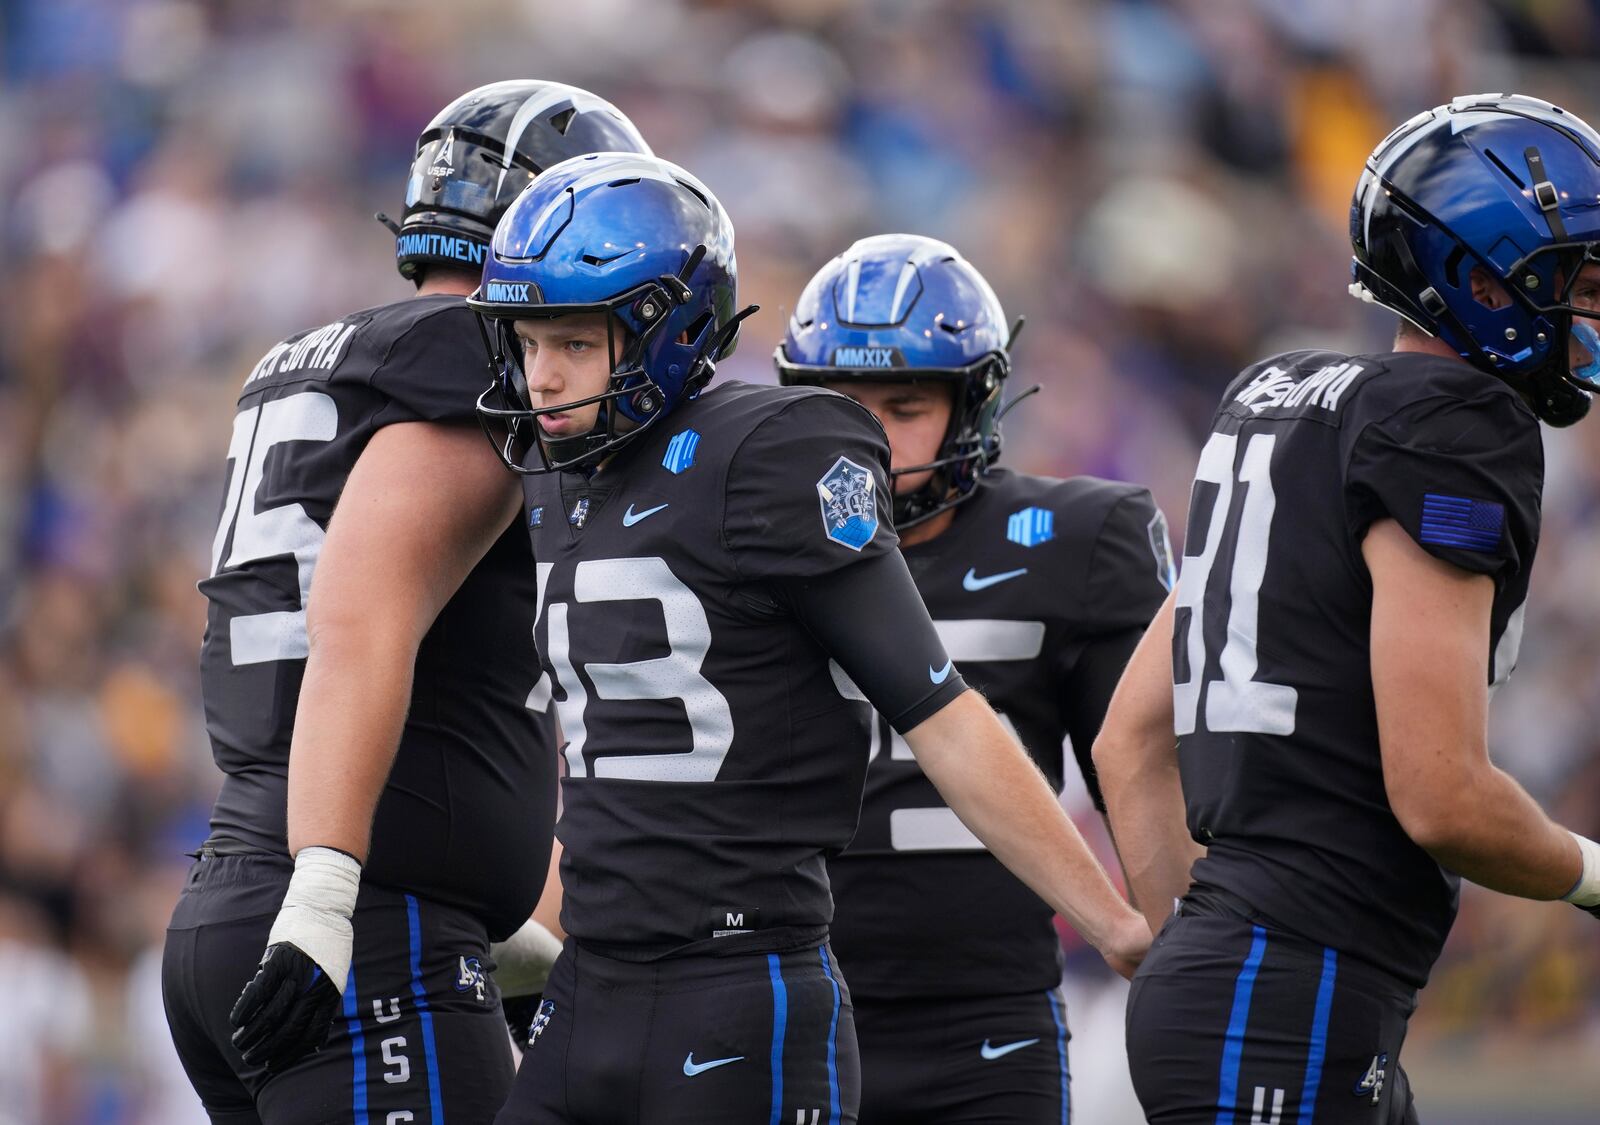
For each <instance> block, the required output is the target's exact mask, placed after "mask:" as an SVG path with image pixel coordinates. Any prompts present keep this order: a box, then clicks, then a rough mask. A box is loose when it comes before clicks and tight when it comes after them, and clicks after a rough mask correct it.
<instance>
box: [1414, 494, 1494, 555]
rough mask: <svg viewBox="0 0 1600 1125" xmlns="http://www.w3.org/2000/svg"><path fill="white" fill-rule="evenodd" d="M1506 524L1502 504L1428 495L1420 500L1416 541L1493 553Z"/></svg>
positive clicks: (1491, 501)
mask: <svg viewBox="0 0 1600 1125" xmlns="http://www.w3.org/2000/svg"><path fill="white" fill-rule="evenodd" d="M1505 524H1506V509H1505V505H1503V504H1496V503H1495V502H1494V501H1493V500H1469V499H1467V498H1466V497H1465V496H1446V495H1445V494H1444V493H1442V492H1429V493H1426V494H1425V495H1424V496H1423V497H1422V529H1421V534H1420V535H1419V538H1420V539H1421V540H1422V541H1423V542H1424V543H1433V544H1435V545H1437V546H1440V547H1459V548H1461V549H1462V550H1467V551H1493V550H1494V549H1495V548H1496V547H1498V546H1499V545H1500V532H1501V530H1502V529H1503V528H1504V527H1505Z"/></svg>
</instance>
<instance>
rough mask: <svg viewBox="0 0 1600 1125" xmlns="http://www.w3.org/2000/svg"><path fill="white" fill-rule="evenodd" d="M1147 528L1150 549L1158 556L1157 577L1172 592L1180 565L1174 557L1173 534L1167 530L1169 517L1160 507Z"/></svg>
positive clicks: (1168, 591)
mask: <svg viewBox="0 0 1600 1125" xmlns="http://www.w3.org/2000/svg"><path fill="white" fill-rule="evenodd" d="M1145 530H1146V531H1147V532H1149V533H1150V550H1151V551H1152V552H1153V553H1154V554H1155V556H1156V579H1157V580H1158V581H1159V582H1160V583H1161V585H1162V586H1164V587H1165V588H1166V590H1167V593H1169V594H1170V593H1171V592H1172V587H1173V586H1174V585H1176V584H1177V581H1178V565H1177V563H1175V562H1174V561H1173V559H1172V536H1171V535H1170V534H1169V533H1168V531H1167V517H1166V515H1165V514H1164V513H1163V512H1162V511H1161V509H1160V508H1157V509H1156V514H1155V515H1153V516H1151V517H1150V523H1149V525H1148V526H1147V527H1146V528H1145Z"/></svg>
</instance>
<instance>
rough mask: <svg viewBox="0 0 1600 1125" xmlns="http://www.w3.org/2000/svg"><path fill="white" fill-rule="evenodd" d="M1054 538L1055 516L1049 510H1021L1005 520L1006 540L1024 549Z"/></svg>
mask: <svg viewBox="0 0 1600 1125" xmlns="http://www.w3.org/2000/svg"><path fill="white" fill-rule="evenodd" d="M1055 537H1056V515H1055V513H1054V512H1052V511H1051V510H1050V509H1049V508H1023V509H1022V510H1021V511H1020V512H1012V513H1011V515H1010V516H1008V517H1007V518H1006V538H1007V539H1009V540H1011V542H1013V543H1020V544H1022V545H1023V546H1024V547H1037V546H1038V545H1039V544H1040V543H1048V542H1050V540H1052V539H1054V538H1055Z"/></svg>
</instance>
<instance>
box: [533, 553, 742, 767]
mask: <svg viewBox="0 0 1600 1125" xmlns="http://www.w3.org/2000/svg"><path fill="white" fill-rule="evenodd" d="M547 575H548V571H545V572H544V573H543V574H541V578H545V577H546V576H547ZM543 586H544V583H543V581H541V583H540V587H541V594H542V593H543ZM573 594H574V600H575V602H577V603H580V604H590V603H596V602H620V601H654V602H658V603H659V604H660V606H661V616H662V619H663V620H664V621H665V623H666V627H667V648H668V652H667V655H665V656H658V657H655V658H653V659H650V660H633V661H629V662H627V663H624V664H604V663H591V664H585V665H583V671H584V672H585V673H586V674H587V675H588V677H589V682H590V683H592V684H593V685H594V691H595V695H596V696H598V697H599V698H601V699H610V700H622V699H641V700H666V699H675V700H678V701H679V702H680V703H682V704H683V709H684V713H685V715H686V717H687V718H688V720H689V738H690V749H689V751H688V752H687V753H676V754H622V755H610V754H608V755H605V756H602V757H600V758H597V759H595V760H594V761H593V762H592V763H591V762H590V761H589V760H588V759H587V758H586V757H585V755H584V747H585V744H586V743H587V741H588V726H587V724H586V723H585V721H584V712H585V710H586V709H587V707H588V703H589V693H588V691H587V690H586V689H585V688H584V686H583V680H582V678H581V677H580V676H579V675H578V672H577V669H576V668H575V667H574V665H573V662H572V656H571V647H572V638H571V631H570V630H569V628H568V625H567V617H568V610H569V607H568V606H567V605H566V604H565V603H563V602H557V603H555V604H553V605H550V606H548V607H547V609H546V612H547V613H548V614H549V619H548V624H547V627H546V630H545V652H546V654H547V655H548V656H549V658H550V665H551V667H552V668H553V669H554V671H555V680H556V682H557V685H558V686H560V687H561V689H562V693H563V696H564V698H561V699H558V700H557V703H556V706H557V710H558V711H559V712H560V715H561V727H562V731H563V733H564V734H565V735H566V737H567V746H566V750H565V754H566V758H567V770H568V773H569V774H570V775H571V776H573V777H587V776H589V775H590V774H591V773H592V774H593V776H595V777H612V778H624V779H627V780H631V781H691V782H692V781H702V782H703V781H715V780H716V777H717V774H718V772H719V771H720V770H721V769H722V762H723V759H724V758H726V757H727V756H728V751H729V749H730V748H731V747H732V746H733V711H732V710H731V709H730V708H729V706H728V700H727V697H726V696H724V695H723V694H722V693H721V692H720V691H718V690H717V689H716V687H715V686H714V685H713V684H712V683H711V681H710V680H708V679H706V677H705V675H704V673H702V672H701V670H700V669H701V666H702V665H703V664H704V663H705V658H706V653H707V652H708V651H710V649H711V623H710V621H709V620H708V619H707V617H706V611H705V607H704V606H702V605H701V604H700V599H699V598H697V597H695V594H694V591H693V590H691V589H689V587H688V586H685V585H684V584H683V582H682V581H681V580H679V578H678V577H677V576H676V575H674V574H673V573H672V570H671V568H669V567H668V566H667V563H666V560H665V559H662V558H658V557H651V558H635V559H588V560H585V561H583V562H580V563H579V564H578V566H577V569H576V570H575V571H574V573H573ZM541 600H542V599H541ZM536 691H537V689H536Z"/></svg>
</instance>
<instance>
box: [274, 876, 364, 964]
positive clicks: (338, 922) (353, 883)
mask: <svg viewBox="0 0 1600 1125" xmlns="http://www.w3.org/2000/svg"><path fill="white" fill-rule="evenodd" d="M360 889H361V865H360V864H359V863H357V862H356V861H355V860H354V859H353V858H352V857H351V856H349V855H347V854H345V853H344V852H341V851H339V850H337V849H335V848H301V849H300V852H299V854H298V855H296V856H295V857H294V875H293V876H292V877H291V878H290V879H289V889H288V891H287V892H285V894H284V896H283V906H281V907H280V908H279V909H278V917H277V918H276V919H274V921H273V923H272V932H271V933H270V934H268V935H267V944H268V945H276V944H277V943H279V942H284V941H286V942H288V943H290V944H291V945H293V946H294V947H295V948H297V949H299V950H300V951H301V952H303V953H305V955H306V956H308V957H310V958H311V959H312V960H313V961H315V962H316V963H317V965H318V967H320V968H321V969H322V971H323V972H324V973H326V974H327V977H328V979H329V980H330V981H332V982H333V986H334V987H335V988H337V989H338V990H339V992H340V994H341V995H342V994H343V993H344V983H345V980H346V978H348V977H349V975H350V953H351V948H352V946H353V945H354V942H355V929H354V927H352V926H351V924H350V915H351V914H352V913H354V911H355V908H356V894H357V892H358V891H360Z"/></svg>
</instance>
